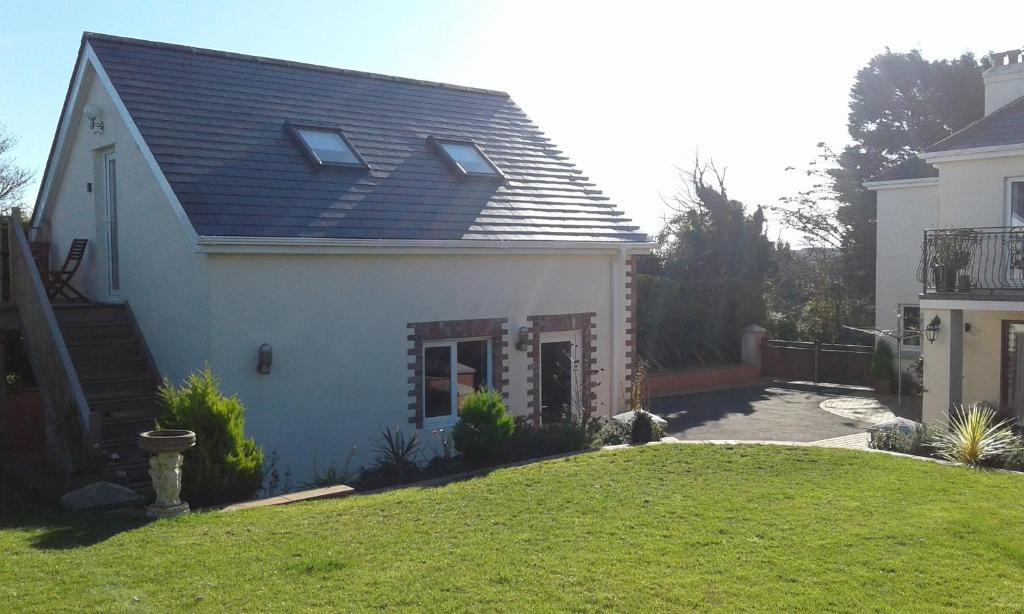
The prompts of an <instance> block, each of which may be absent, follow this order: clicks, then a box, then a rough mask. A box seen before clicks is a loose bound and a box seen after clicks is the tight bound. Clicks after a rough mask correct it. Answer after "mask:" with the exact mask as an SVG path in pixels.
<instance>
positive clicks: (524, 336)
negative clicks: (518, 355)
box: [516, 326, 530, 352]
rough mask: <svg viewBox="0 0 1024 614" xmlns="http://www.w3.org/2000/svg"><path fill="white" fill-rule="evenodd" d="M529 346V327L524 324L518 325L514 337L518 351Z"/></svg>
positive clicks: (522, 350) (524, 349)
mask: <svg viewBox="0 0 1024 614" xmlns="http://www.w3.org/2000/svg"><path fill="white" fill-rule="evenodd" d="M528 347H530V329H529V328H527V327H525V326H520V327H519V335H518V336H517V337H516V349H517V350H519V351H520V352H524V351H526V348H528Z"/></svg>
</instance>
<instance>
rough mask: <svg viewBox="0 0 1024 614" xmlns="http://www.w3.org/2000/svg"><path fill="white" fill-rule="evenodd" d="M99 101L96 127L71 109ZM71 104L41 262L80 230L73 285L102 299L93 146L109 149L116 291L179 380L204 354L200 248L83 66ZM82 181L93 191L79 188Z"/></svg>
mask: <svg viewBox="0 0 1024 614" xmlns="http://www.w3.org/2000/svg"><path fill="white" fill-rule="evenodd" d="M87 103H92V104H95V105H97V106H98V107H99V108H100V109H102V110H103V122H104V129H103V133H102V134H93V131H92V129H91V128H90V126H89V122H88V120H86V119H85V118H83V117H82V115H81V109H82V107H84V106H85V104H87ZM76 106H77V108H76V109H75V110H74V111H69V112H71V113H72V117H71V121H70V123H69V127H70V130H69V134H68V136H67V138H66V144H65V156H66V158H65V160H64V163H63V164H62V165H60V166H59V167H58V169H57V170H58V174H57V175H56V176H55V177H54V181H53V186H54V187H53V190H52V193H51V196H50V200H49V202H48V203H47V206H46V210H45V217H44V219H43V220H41V221H42V226H43V227H44V231H43V234H44V236H45V235H48V236H49V238H50V240H51V241H52V245H51V248H50V261H51V266H52V267H54V268H58V267H60V265H61V264H62V263H63V260H64V257H65V255H66V254H67V250H68V247H69V246H70V244H71V240H72V239H75V238H85V239H89V247H88V249H87V250H86V255H85V259H84V260H83V263H82V267H81V268H80V269H79V271H78V274H77V275H76V276H75V279H74V282H73V283H74V284H75V285H76V287H79V288H80V289H81V290H82V291H83V292H84V293H85V294H86V296H88V297H89V298H90V299H92V300H95V301H101V302H102V301H105V300H107V299H108V292H107V287H108V281H107V273H108V266H107V236H106V225H105V212H106V205H105V201H104V193H103V183H104V177H103V163H102V161H103V154H104V153H105V152H107V151H114V152H115V154H116V156H117V183H118V212H119V224H118V228H119V233H120V250H119V253H120V271H121V296H122V298H123V299H124V300H125V301H127V302H128V303H129V304H130V305H131V307H132V310H133V312H134V313H135V316H136V318H137V319H138V321H139V326H140V328H141V329H142V331H143V334H144V335H145V337H146V342H147V343H148V344H149V347H150V350H151V352H152V353H153V356H154V359H155V360H156V363H157V367H158V368H159V369H160V371H161V372H162V374H164V375H167V376H170V377H171V378H172V379H175V380H177V379H180V378H182V377H183V376H184V375H186V374H187V373H188V371H190V370H191V369H194V368H197V367H201V366H202V363H203V360H204V358H205V357H206V356H207V355H208V353H209V352H208V347H209V346H208V342H209V339H208V335H207V327H206V322H207V319H208V306H209V302H208V295H207V291H206V286H207V272H206V266H205V256H203V255H201V254H197V253H195V250H194V248H193V245H192V242H191V240H190V238H189V237H187V236H186V234H185V232H183V230H182V227H181V224H180V222H179V221H178V219H177V217H176V215H175V214H174V211H173V208H172V206H171V204H170V202H169V201H168V198H167V196H166V194H165V193H164V192H163V190H161V188H160V186H159V184H158V182H157V180H156V178H155V177H154V175H153V173H152V171H151V170H150V168H149V166H148V164H147V163H146V160H145V158H144V157H143V155H142V152H141V151H140V150H139V147H138V146H137V145H136V143H135V141H134V140H133V139H132V137H131V135H130V133H129V131H128V127H127V125H126V124H125V122H124V121H122V119H121V117H119V116H118V113H117V112H116V110H115V106H114V102H113V100H112V99H111V97H110V95H109V94H108V92H107V91H106V90H105V89H104V86H103V84H102V83H101V81H100V79H98V78H96V77H95V75H94V73H93V72H92V69H91V68H87V69H86V78H85V79H84V80H83V85H82V90H81V94H80V96H79V101H78V104H77V105H76ZM87 183H92V184H93V191H92V192H91V193H90V192H88V191H87V186H86V184H87Z"/></svg>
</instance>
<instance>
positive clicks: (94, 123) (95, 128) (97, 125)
mask: <svg viewBox="0 0 1024 614" xmlns="http://www.w3.org/2000/svg"><path fill="white" fill-rule="evenodd" d="M82 114H83V115H85V118H86V119H87V120H89V128H91V129H92V133H93V134H103V109H101V108H99V107H98V106H96V105H94V104H92V103H91V102H90V103H89V104H87V105H85V109H83V110H82Z"/></svg>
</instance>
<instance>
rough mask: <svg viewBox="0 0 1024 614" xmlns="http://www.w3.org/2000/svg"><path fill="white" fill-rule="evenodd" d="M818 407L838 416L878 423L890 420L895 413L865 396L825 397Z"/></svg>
mask: <svg viewBox="0 0 1024 614" xmlns="http://www.w3.org/2000/svg"><path fill="white" fill-rule="evenodd" d="M820 407H821V408H822V409H824V410H825V411H827V412H829V413H831V414H835V415H837V416H839V417H840V418H847V419H849V420H856V421H858V422H867V423H869V424H878V423H879V422H885V421H886V420H892V419H893V418H895V417H896V414H894V413H892V412H891V411H889V408H888V407H886V406H885V405H883V404H882V403H880V402H879V401H878V400H877V399H870V398H866V397H836V398H832V399H825V400H824V401H822V402H821V405H820Z"/></svg>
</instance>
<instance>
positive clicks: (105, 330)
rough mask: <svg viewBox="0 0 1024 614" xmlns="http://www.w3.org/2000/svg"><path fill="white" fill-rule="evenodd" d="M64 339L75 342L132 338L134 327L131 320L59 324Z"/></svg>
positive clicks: (133, 336)
mask: <svg viewBox="0 0 1024 614" xmlns="http://www.w3.org/2000/svg"><path fill="white" fill-rule="evenodd" d="M60 329H61V332H62V333H63V334H64V339H65V340H67V341H71V342H72V343H77V342H80V341H91V340H95V339H134V338H135V327H134V326H133V325H132V323H131V321H128V320H125V321H123V322H88V323H81V324H61V326H60Z"/></svg>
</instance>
